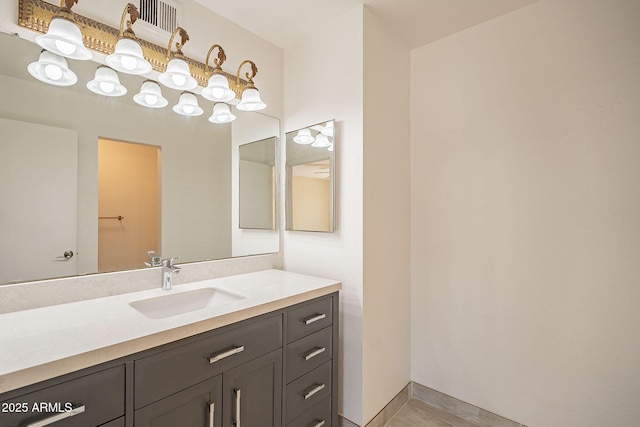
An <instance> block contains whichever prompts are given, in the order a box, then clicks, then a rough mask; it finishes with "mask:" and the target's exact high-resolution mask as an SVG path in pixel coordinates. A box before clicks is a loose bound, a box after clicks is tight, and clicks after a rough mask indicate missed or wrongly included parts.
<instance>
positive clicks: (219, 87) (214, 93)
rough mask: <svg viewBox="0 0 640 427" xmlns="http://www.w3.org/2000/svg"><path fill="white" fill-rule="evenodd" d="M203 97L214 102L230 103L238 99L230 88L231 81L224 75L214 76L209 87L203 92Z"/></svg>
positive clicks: (210, 79) (210, 78)
mask: <svg viewBox="0 0 640 427" xmlns="http://www.w3.org/2000/svg"><path fill="white" fill-rule="evenodd" d="M202 97H203V98H205V99H208V100H209V101H214V102H229V101H231V100H232V99H233V98H235V97H236V94H235V92H234V91H232V90H231V89H230V88H229V81H228V80H227V78H226V77H225V76H223V75H222V74H212V75H211V77H209V83H208V84H207V87H206V88H204V89H203V90H202Z"/></svg>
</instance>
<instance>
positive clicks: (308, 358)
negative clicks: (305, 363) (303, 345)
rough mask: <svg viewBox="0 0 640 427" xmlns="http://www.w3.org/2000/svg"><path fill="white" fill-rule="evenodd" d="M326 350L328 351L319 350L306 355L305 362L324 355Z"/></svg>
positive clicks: (323, 348)
mask: <svg viewBox="0 0 640 427" xmlns="http://www.w3.org/2000/svg"><path fill="white" fill-rule="evenodd" d="M325 350H326V348H325V347H322V348H317V349H315V350H314V351H312V352H311V353H308V354H305V355H304V360H311V359H313V358H314V357H316V356H317V355H319V354H322V353H324V352H325Z"/></svg>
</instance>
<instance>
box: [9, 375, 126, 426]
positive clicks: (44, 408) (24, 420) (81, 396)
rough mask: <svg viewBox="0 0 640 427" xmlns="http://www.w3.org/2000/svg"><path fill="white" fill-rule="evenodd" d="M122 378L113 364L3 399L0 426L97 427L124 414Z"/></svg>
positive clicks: (123, 376)
mask: <svg viewBox="0 0 640 427" xmlns="http://www.w3.org/2000/svg"><path fill="white" fill-rule="evenodd" d="M124 378H125V374H124V366H116V367H114V368H110V369H106V370H104V371H100V372H96V373H94V374H90V375H87V376H84V377H80V378H76V379H74V380H71V381H67V382H64V383H61V384H57V385H55V386H51V387H48V388H45V389H42V390H38V391H34V392H32V393H29V394H25V395H23V396H19V397H16V398H14V399H11V400H8V401H5V402H2V403H1V405H2V407H1V408H0V409H2V414H1V415H2V416H0V426H2V427H15V426H28V425H30V424H31V423H35V422H42V424H39V425H43V426H44V425H48V424H47V423H49V424H52V425H54V426H64V427H95V426H99V425H101V424H104V423H106V422H108V421H110V420H114V419H115V418H118V417H120V416H123V415H124V393H125V386H124ZM24 408H26V409H28V411H27V412H21V409H24ZM72 409H74V410H72ZM65 411H66V412H65Z"/></svg>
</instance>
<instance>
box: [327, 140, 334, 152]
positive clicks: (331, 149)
mask: <svg viewBox="0 0 640 427" xmlns="http://www.w3.org/2000/svg"><path fill="white" fill-rule="evenodd" d="M327 150H329V151H333V142H332V143H331V145H330V146H328V147H327Z"/></svg>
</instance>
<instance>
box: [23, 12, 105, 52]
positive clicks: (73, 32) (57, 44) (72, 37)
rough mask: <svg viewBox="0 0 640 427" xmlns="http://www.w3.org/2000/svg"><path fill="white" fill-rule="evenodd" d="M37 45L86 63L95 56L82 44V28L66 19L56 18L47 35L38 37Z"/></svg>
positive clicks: (52, 21)
mask: <svg viewBox="0 0 640 427" xmlns="http://www.w3.org/2000/svg"><path fill="white" fill-rule="evenodd" d="M36 43H38V44H39V45H40V46H42V47H43V48H44V49H46V50H48V51H49V52H53V53H55V54H56V55H60V56H64V57H66V58H71V59H79V60H81V61H86V60H88V59H91V58H92V57H93V55H92V54H91V52H90V51H89V49H87V48H86V47H84V44H83V43H82V32H81V31H80V27H78V25H77V24H76V23H75V22H73V21H70V20H68V19H66V18H63V17H60V16H54V17H53V19H51V23H50V24H49V30H48V31H47V34H42V35H40V36H38V37H36Z"/></svg>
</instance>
